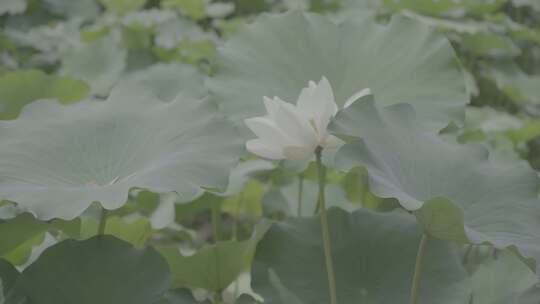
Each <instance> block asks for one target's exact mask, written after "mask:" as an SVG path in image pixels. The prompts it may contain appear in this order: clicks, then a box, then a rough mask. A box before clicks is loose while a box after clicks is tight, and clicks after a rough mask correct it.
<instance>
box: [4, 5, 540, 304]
mask: <svg viewBox="0 0 540 304" xmlns="http://www.w3.org/2000/svg"><path fill="white" fill-rule="evenodd" d="M409 2H410V1H409ZM445 3H446V2H445ZM79 55H80V54H79ZM85 55H87V54H82V55H81V58H83V57H85ZM72 56H73V57H69V58H68V59H66V60H65V62H64V63H63V66H62V68H63V72H64V73H65V74H78V72H79V70H78V69H77V68H78V67H80V66H81V65H79V64H78V62H79V60H78V58H79V57H78V56H76V55H75V54H74V55H72ZM88 56H90V55H88ZM215 68H216V69H215V70H216V74H215V76H213V77H210V78H209V79H208V80H207V81H206V85H207V88H208V90H209V92H210V98H209V99H200V98H199V97H201V96H202V95H205V94H206V89H204V88H202V87H201V86H198V85H197V83H196V82H201V83H202V82H203V80H202V79H203V77H199V76H200V75H197V72H196V71H195V70H189V71H188V72H187V73H188V74H186V75H188V76H181V79H185V82H186V83H188V85H185V87H189V88H191V91H190V92H189V94H182V93H181V92H180V94H178V95H177V93H178V91H176V90H174V89H172V88H171V87H172V86H176V85H178V86H179V87H181V86H182V84H180V83H178V82H175V81H173V80H171V75H175V73H176V71H177V70H178V71H180V70H182V67H178V66H167V67H166V66H155V67H152V68H150V69H149V70H147V71H146V72H148V73H149V74H152V75H160V76H159V77H158V78H159V79H161V77H163V79H164V81H170V82H167V83H170V84H171V87H168V86H163V84H162V83H161V81H157V82H156V81H155V79H154V78H153V77H149V76H148V75H147V74H146V72H142V73H139V74H135V75H133V76H132V77H131V78H130V79H129V81H125V82H122V84H121V85H118V86H116V87H115V88H114V89H113V90H112V92H111V93H110V95H109V97H108V98H107V99H106V100H98V99H92V98H89V99H85V100H83V101H80V102H77V103H72V104H69V105H65V104H61V103H59V102H57V101H55V100H39V101H35V102H32V103H30V104H28V105H26V106H25V107H24V108H23V109H22V111H21V113H20V115H19V117H18V118H16V119H14V120H3V121H0V141H1V142H2V145H0V199H2V200H8V201H13V202H16V203H17V204H18V205H19V206H20V207H22V208H24V209H26V210H28V211H30V212H32V213H33V214H35V215H36V216H37V217H38V218H40V219H45V220H46V219H51V218H63V219H71V218H74V217H77V216H78V215H80V214H81V213H82V212H83V211H84V210H85V209H86V208H88V206H89V205H90V204H91V203H92V202H100V203H101V204H102V205H103V207H105V208H107V209H114V208H119V207H121V206H122V205H123V204H124V203H125V202H126V199H127V196H128V192H129V190H130V189H133V188H141V189H148V190H150V191H154V192H159V193H169V192H175V193H177V195H178V200H180V201H191V200H193V199H194V198H196V197H198V196H199V195H200V194H201V193H202V192H203V191H204V189H217V190H221V191H224V190H226V189H227V184H228V179H229V176H230V172H231V169H232V168H234V167H235V165H236V164H237V161H238V159H239V158H240V157H241V156H242V155H243V154H244V153H245V151H244V149H243V143H244V137H243V136H241V135H240V134H241V133H242V132H237V128H236V127H235V126H234V123H233V122H231V121H230V120H232V121H235V122H237V124H240V123H241V121H242V119H244V118H247V117H252V116H260V115H263V114H264V107H263V102H262V101H263V100H262V98H263V96H269V97H272V96H279V97H280V98H282V99H283V100H285V101H288V102H295V101H296V99H297V97H298V94H299V93H300V90H301V89H302V88H303V87H305V86H306V84H307V83H308V81H310V80H318V79H321V77H322V76H325V77H327V78H328V80H329V81H330V83H331V85H332V87H333V89H334V93H335V97H336V102H337V103H338V105H339V106H340V108H341V107H343V104H344V103H345V100H346V99H347V98H348V97H349V96H351V95H352V94H354V93H355V92H357V91H359V90H360V89H363V88H370V89H371V92H372V93H373V95H369V96H366V97H363V98H361V99H360V100H358V101H356V102H355V103H354V104H353V105H352V106H350V107H348V108H346V109H342V110H340V112H339V113H338V115H337V116H336V117H335V119H334V121H333V122H332V124H331V132H333V133H334V134H336V135H339V136H341V137H342V138H343V139H344V141H345V142H346V144H345V145H344V146H343V147H341V148H340V150H339V151H338V152H337V154H336V156H335V165H334V166H335V169H339V170H342V171H348V170H350V169H352V168H354V167H358V166H361V167H365V168H366V169H367V171H368V174H369V184H370V189H371V191H372V192H373V193H374V194H376V195H377V196H379V197H384V198H395V199H397V200H398V201H399V202H400V204H401V205H402V207H404V208H405V209H407V210H409V211H411V213H413V214H414V215H415V216H416V221H415V220H414V218H413V216H411V215H410V214H407V213H405V212H402V213H396V214H394V213H392V214H387V215H379V214H375V213H372V212H368V211H366V210H360V211H356V212H355V213H352V214H351V213H347V214H345V213H342V211H332V212H331V222H333V223H334V224H335V225H336V226H337V227H338V228H340V229H341V230H340V231H341V232H343V235H336V239H338V241H337V243H336V244H338V246H337V247H336V253H337V256H340V259H342V261H349V260H350V261H351V262H350V263H349V262H343V263H340V262H338V263H337V269H338V281H341V283H340V282H338V283H339V284H338V286H340V288H344V289H343V290H339V292H340V293H341V294H351V292H352V291H351V290H352V288H353V286H351V287H350V288H351V289H350V290H349V289H348V288H349V286H350V285H347V284H343V283H342V282H345V281H349V282H351V281H353V280H354V279H355V278H348V277H347V275H346V274H344V273H346V272H345V271H344V270H348V268H349V267H350V265H351V263H353V264H354V263H355V261H358V260H359V259H358V256H361V255H365V258H366V260H376V259H380V263H372V266H373V265H379V266H380V265H386V264H385V263H386V262H385V261H386V260H384V257H381V256H371V254H372V253H373V252H375V251H372V252H366V251H365V246H364V243H369V244H371V242H373V244H377V245H373V246H380V247H381V250H382V251H386V252H395V251H396V250H401V248H405V247H404V246H405V245H404V244H405V243H406V244H409V245H410V244H413V245H411V246H408V245H407V246H406V253H407V259H408V260H410V261H411V263H409V264H404V263H399V265H396V267H397V268H399V271H400V272H399V275H397V276H396V277H399V278H400V279H403V281H402V282H397V281H396V282H390V281H387V282H384V284H382V283H381V285H377V284H375V283H373V284H372V282H370V281H369V280H366V281H365V282H364V281H362V282H363V284H365V292H366V293H365V294H359V295H356V296H358V297H360V298H361V297H365V298H366V299H369V300H372V301H379V300H380V299H383V298H384V296H385V294H384V292H383V291H384V290H385V289H384V288H382V287H381V286H383V287H384V286H386V287H388V288H389V289H397V290H399V291H401V294H399V293H398V295H399V296H398V297H396V298H395V299H394V298H392V299H390V298H387V301H394V302H393V303H395V301H398V302H399V301H402V300H403V299H404V298H406V296H405V294H406V291H405V290H406V289H407V290H408V287H409V285H410V284H408V283H409V282H408V281H407V278H410V272H411V271H412V267H413V265H412V261H413V258H414V252H415V250H416V249H415V246H416V243H417V242H418V240H419V238H420V235H421V229H420V228H419V227H418V226H417V222H418V223H420V224H421V225H422V227H423V228H424V229H425V230H426V231H428V232H429V234H430V235H431V236H434V237H436V238H438V239H442V240H438V241H435V242H434V243H432V244H431V245H430V246H431V247H433V248H434V249H433V251H432V253H430V254H431V255H432V256H431V257H430V258H428V262H427V265H426V269H427V272H428V273H429V272H433V273H446V275H445V276H442V277H440V278H439V280H438V281H433V282H431V283H429V284H431V287H432V288H431V289H430V290H442V293H443V294H445V295H448V299H449V300H448V301H447V302H448V303H455V302H453V301H461V300H462V299H466V298H467V296H468V294H469V293H470V290H469V289H468V288H467V287H466V286H467V285H468V284H463V280H465V277H466V275H465V273H464V271H462V270H461V269H454V268H455V267H454V266H455V265H458V264H459V261H458V260H457V255H456V254H455V252H453V251H449V250H447V247H448V244H447V243H445V241H457V242H460V243H475V244H484V243H489V244H492V245H494V246H495V247H498V248H507V247H511V248H514V249H517V250H518V251H519V252H520V253H521V254H522V256H523V257H524V258H526V259H527V261H530V262H532V263H534V260H533V258H534V259H536V260H538V259H540V220H539V219H540V202H539V200H538V193H537V189H538V186H539V183H538V177H537V175H536V174H535V172H534V171H532V170H531V169H528V168H524V167H521V166H503V165H501V164H499V163H496V162H493V161H492V160H490V158H489V155H488V153H487V151H486V150H485V149H484V148H481V147H478V146H470V145H460V144H457V143H455V142H451V141H448V140H444V139H442V138H441V137H440V136H439V135H438V132H439V131H440V130H441V129H442V128H444V127H446V126H447V125H448V124H449V123H451V122H454V123H456V124H457V125H460V124H461V123H462V121H463V119H464V110H465V105H466V103H467V102H468V95H467V90H466V87H465V80H464V76H463V73H462V71H461V69H460V67H459V63H458V61H457V59H456V56H455V53H454V51H453V49H452V47H451V45H450V44H449V42H448V41H447V39H446V38H445V37H444V36H443V35H441V34H437V33H435V32H434V31H433V30H431V29H430V28H429V27H427V26H425V25H422V24H421V23H419V22H417V21H414V20H411V19H407V18H404V17H399V16H398V17H394V18H392V19H391V20H390V21H389V22H388V23H385V24H382V23H377V22H376V21H375V20H374V19H373V18H372V17H371V16H367V15H362V14H359V15H358V16H356V18H350V19H345V20H344V21H332V20H331V19H329V18H326V17H323V16H318V15H313V14H304V13H299V12H290V13H286V14H281V15H263V16H261V17H260V18H259V19H257V20H256V21H255V22H253V23H252V24H250V25H247V26H246V27H244V28H241V29H240V30H239V31H238V32H237V33H236V34H235V35H234V36H233V37H232V38H231V39H229V40H228V41H227V42H226V43H225V44H224V46H222V47H221V48H220V50H219V53H218V56H217V60H216V67H215ZM118 70H121V68H118ZM184 70H185V69H184ZM90 72H92V71H90ZM90 72H88V73H90ZM90 74H91V73H90ZM90 74H88V75H83V74H81V75H80V76H81V77H82V78H83V79H86V80H87V81H88V82H90V87H91V91H92V92H93V93H94V94H97V95H102V94H104V93H105V92H106V91H108V89H109V88H108V81H104V82H105V83H106V85H105V84H103V82H102V81H101V79H99V78H96V79H94V78H93V77H94V76H96V75H98V74H99V73H97V72H96V73H95V75H94V74H91V75H90ZM83 76H87V77H83ZM156 77H157V76H156ZM98 80H99V81H98ZM194 80H196V81H194ZM193 88H196V89H193ZM179 91H181V90H179ZM156 95H157V96H158V97H156ZM373 96H374V97H373ZM53 97H54V96H53ZM24 103H26V101H25V102H24ZM221 113H224V114H225V115H222V114H221ZM226 116H228V118H226ZM229 119H230V120H229ZM244 131H245V130H244ZM263 167H264V168H268V169H269V168H271V167H272V165H270V164H268V163H264V164H263ZM246 170H248V169H246ZM248 171H249V170H248ZM237 175H238V174H237ZM240 175H241V174H240ZM233 176H234V174H233ZM244 182H245V181H242V180H240V181H238V185H242V184H243V183H244ZM238 185H237V184H236V183H235V182H234V181H233V183H232V184H231V187H230V189H229V191H228V192H227V193H229V194H230V193H235V192H236V191H239V190H238V189H236V188H239V187H240V188H241V186H238ZM411 221H412V222H411ZM340 223H350V224H351V225H349V226H339V224H340ZM365 223H372V224H373V226H370V225H368V224H365ZM315 225H317V224H316V223H314V222H312V220H311V219H298V220H293V222H291V223H289V224H287V223H285V224H278V225H275V226H274V227H273V228H272V229H271V230H270V231H269V233H268V235H267V236H266V237H265V238H263V240H262V243H261V244H262V245H261V248H263V249H262V250H260V253H258V254H257V256H256V257H255V262H256V263H255V266H256V267H255V271H256V272H255V273H254V277H255V278H260V280H259V282H261V280H263V281H264V280H269V284H270V285H271V286H273V287H272V288H273V289H272V290H270V289H268V288H269V287H268V286H270V285H267V286H266V287H261V291H262V293H263V294H265V295H266V296H267V297H269V298H272V297H275V301H276V303H279V302H280V301H281V302H285V303H318V302H316V301H319V302H321V301H322V302H321V303H327V301H326V300H325V298H324V295H323V296H320V292H318V293H317V292H316V291H314V290H312V289H313V288H312V287H309V286H307V285H306V284H304V283H305V282H303V281H302V280H301V279H294V274H290V273H288V272H289V270H290V269H294V267H293V268H291V267H290V265H288V264H287V263H288V262H287V261H285V260H283V258H279V256H280V254H282V251H281V250H288V253H289V252H290V253H291V254H290V255H287V260H289V258H290V261H296V260H295V259H296V258H298V263H296V264H294V263H293V264H291V265H294V266H295V267H296V266H297V265H302V264H305V263H303V259H304V256H303V254H304V253H305V252H308V251H309V252H317V254H318V253H319V252H321V250H319V249H318V248H317V250H312V249H313V248H314V246H315V247H320V245H321V244H320V243H319V241H318V240H315V239H316V236H315V235H316V234H315V231H317V235H318V233H319V232H318V231H319V228H318V227H317V226H315ZM374 226H378V227H380V229H379V230H377V229H373V227H374ZM294 227H297V228H294ZM292 228H294V229H292ZM291 229H292V230H293V231H292V232H288V231H289V230H291ZM399 233H403V235H401V236H399V237H397V236H398V235H399ZM296 236H298V237H297V238H295V237H296ZM340 237H343V239H342V240H351V241H350V242H349V241H347V242H341V241H340ZM291 238H294V242H291V240H289V239H291ZM400 238H402V239H400ZM300 239H301V240H302V242H297V240H300ZM404 240H409V241H404ZM386 241H388V243H385V242H386ZM291 244H293V246H292V249H291V248H288V246H291ZM385 244H386V245H385ZM266 247H268V248H271V249H268V250H271V251H268V250H264V248H266ZM289 249H290V250H289ZM273 251H276V252H277V253H276V254H275V255H271V254H269V252H273ZM377 252H378V251H377ZM351 253H354V255H351ZM296 255H298V256H296ZM300 256H302V257H301V258H300ZM353 257H354V258H353ZM309 258H313V260H314V261H319V260H322V258H321V257H320V256H310V257H309ZM388 259H390V257H388ZM360 260H361V259H360ZM437 260H438V261H441V260H445V263H442V264H437V263H435V262H434V261H437ZM306 265H307V264H306ZM310 265H313V263H311V264H310ZM398 266H399V267H398ZM364 268H365V267H364ZM364 268H362V269H364ZM397 268H396V269H397ZM340 269H341V271H340ZM387 269H392V268H387ZM448 269H454V270H453V271H446V270H448ZM316 270H317V269H316ZM371 270H372V271H371V273H372V274H376V273H385V272H384V271H383V270H382V269H379V268H378V267H375V266H373V268H372V269H371ZM308 271H314V270H313V269H308V270H306V273H307V272H308ZM317 272H318V273H324V271H323V270H321V269H318V270H317ZM303 275H304V274H303ZM304 276H305V275H304ZM427 276H428V277H429V275H427ZM312 277H313V278H317V280H318V281H317V284H320V285H321V286H320V288H319V287H317V286H319V285H317V284H316V285H313V286H315V287H317V288H318V290H324V287H323V285H324V278H318V277H317V275H316V274H313V276H312ZM387 277H392V275H391V274H390V275H388V276H387ZM366 278H367V275H366ZM456 279H459V281H460V283H456V284H455V285H452V284H451V282H456ZM381 280H382V278H381ZM283 282H284V283H283ZM426 284H428V283H426ZM284 286H286V287H284ZM441 286H443V287H444V288H442V287H441ZM286 289H290V290H286ZM276 290H277V291H278V292H277V293H276ZM354 292H360V293H362V292H363V291H362V289H358V290H355V291H354ZM312 295H313V296H312ZM356 296H355V299H357V298H358V297H356ZM422 297H426V299H429V298H433V297H429V295H426V294H424V295H422ZM445 297H446V296H445ZM278 298H279V300H278ZM389 299H390V300H389ZM351 301H352V300H351ZM381 303H385V302H381ZM445 303H446V302H445Z"/></svg>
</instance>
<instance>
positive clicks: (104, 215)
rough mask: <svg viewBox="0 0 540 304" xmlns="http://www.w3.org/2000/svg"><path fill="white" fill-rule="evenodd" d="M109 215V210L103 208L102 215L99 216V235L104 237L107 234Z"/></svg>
mask: <svg viewBox="0 0 540 304" xmlns="http://www.w3.org/2000/svg"><path fill="white" fill-rule="evenodd" d="M108 214H109V210H107V209H105V208H103V207H101V214H100V216H99V226H98V231H97V234H98V235H104V234H105V228H106V227H107V215H108Z"/></svg>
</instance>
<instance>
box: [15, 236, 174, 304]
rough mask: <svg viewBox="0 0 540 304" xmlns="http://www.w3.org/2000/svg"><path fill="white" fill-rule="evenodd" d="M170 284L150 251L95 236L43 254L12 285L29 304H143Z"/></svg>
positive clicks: (164, 266)
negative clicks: (20, 291)
mask: <svg viewBox="0 0 540 304" xmlns="http://www.w3.org/2000/svg"><path fill="white" fill-rule="evenodd" d="M170 282H171V274H170V271H169V268H168V266H167V262H166V261H165V260H164V259H163V257H161V256H160V255H159V253H157V252H156V250H154V249H152V248H145V249H137V248H135V247H133V246H132V245H131V244H129V243H126V242H124V241H121V240H119V239H116V238H114V237H112V236H97V237H94V238H92V239H89V240H86V241H74V240H66V241H63V242H60V243H58V244H56V245H54V246H52V247H50V248H49V249H47V250H45V252H44V253H43V254H42V255H41V256H40V258H39V259H38V260H37V261H36V262H35V263H34V264H32V265H30V267H28V268H27V269H26V270H25V271H24V272H23V273H22V275H21V277H20V279H19V282H18V284H19V286H20V288H21V290H23V291H24V294H25V295H26V296H27V297H28V298H29V299H30V301H31V303H33V304H58V303H79V304H95V303H102V304H118V303H131V304H148V303H154V302H157V301H158V300H159V299H160V298H161V297H162V296H163V295H164V294H165V292H166V291H167V290H168V288H169V287H170Z"/></svg>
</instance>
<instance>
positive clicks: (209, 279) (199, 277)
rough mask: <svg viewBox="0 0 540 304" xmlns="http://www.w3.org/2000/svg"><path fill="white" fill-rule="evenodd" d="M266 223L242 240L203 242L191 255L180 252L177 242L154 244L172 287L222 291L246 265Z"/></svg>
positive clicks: (265, 229)
mask: <svg viewBox="0 0 540 304" xmlns="http://www.w3.org/2000/svg"><path fill="white" fill-rule="evenodd" d="M268 227H269V225H268V224H267V223H263V224H260V225H258V226H257V227H256V231H255V233H254V234H253V236H252V237H251V238H249V239H247V240H244V241H225V242H218V243H216V244H213V245H208V246H205V247H203V248H201V249H199V250H198V251H197V252H195V253H194V254H193V255H183V254H182V253H181V252H180V250H179V248H178V247H177V246H163V247H159V248H157V249H158V251H159V252H160V253H161V255H163V256H164V257H165V259H166V260H167V262H168V263H169V266H170V268H171V271H172V273H173V287H189V288H204V289H206V290H210V291H213V292H221V291H223V290H224V289H225V288H227V287H228V286H229V285H230V284H231V283H232V282H233V281H234V280H235V279H236V278H237V277H238V276H239V275H240V274H241V273H243V272H244V271H246V270H247V269H248V268H249V265H250V263H251V261H252V259H253V255H254V254H255V247H256V245H257V242H258V241H259V240H260V239H261V237H262V236H263V235H264V233H266V231H267V229H268Z"/></svg>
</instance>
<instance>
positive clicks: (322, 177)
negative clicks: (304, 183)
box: [315, 147, 337, 304]
mask: <svg viewBox="0 0 540 304" xmlns="http://www.w3.org/2000/svg"><path fill="white" fill-rule="evenodd" d="M315 154H316V156H317V171H318V173H319V204H320V212H319V215H320V218H321V228H322V238H323V246H324V258H325V262H326V274H327V276H328V287H329V291H330V304H337V292H336V278H335V275H334V263H333V261H332V247H331V242H330V231H329V229H328V217H327V215H326V202H325V198H324V196H325V194H324V187H325V185H326V168H325V167H324V166H323V164H322V161H321V154H322V148H321V147H318V148H317V150H315Z"/></svg>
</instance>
